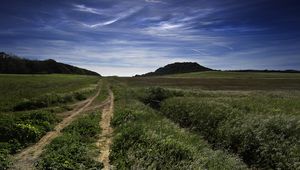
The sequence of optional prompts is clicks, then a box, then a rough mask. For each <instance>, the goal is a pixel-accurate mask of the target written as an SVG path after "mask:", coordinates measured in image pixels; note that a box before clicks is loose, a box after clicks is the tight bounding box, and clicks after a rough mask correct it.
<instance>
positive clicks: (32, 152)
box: [10, 88, 100, 170]
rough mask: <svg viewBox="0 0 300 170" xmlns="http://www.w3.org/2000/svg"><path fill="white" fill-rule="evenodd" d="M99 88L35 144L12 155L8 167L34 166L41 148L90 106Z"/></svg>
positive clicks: (27, 168)
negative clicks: (12, 157) (12, 158)
mask: <svg viewBox="0 0 300 170" xmlns="http://www.w3.org/2000/svg"><path fill="white" fill-rule="evenodd" d="M99 93H100V88H99V90H98V92H97V94H96V95H95V96H93V97H91V98H89V99H87V100H85V101H84V102H82V104H79V105H78V106H76V107H75V109H74V110H71V111H70V116H68V117H66V118H64V119H63V120H62V121H61V122H60V123H59V124H58V125H56V127H55V128H54V131H51V132H48V133H47V134H46V135H45V136H43V137H42V138H41V139H40V140H39V141H38V142H37V143H36V144H34V145H32V146H29V147H27V148H26V149H24V150H23V151H22V152H20V153H18V154H16V155H15V156H14V161H13V166H12V167H11V168H10V169H15V170H31V169H35V168H34V163H35V161H36V160H37V158H38V157H39V156H40V155H41V153H42V152H43V148H44V147H45V146H46V145H48V144H49V143H50V142H51V141H52V140H53V139H54V138H56V137H58V136H59V135H60V131H61V130H62V129H63V128H65V127H67V126H68V125H69V124H70V123H71V122H72V121H73V120H75V119H76V118H77V116H78V115H79V114H80V113H82V112H83V111H84V110H85V109H86V108H88V107H89V106H90V104H91V103H92V102H93V101H94V100H95V98H96V97H97V96H98V95H99Z"/></svg>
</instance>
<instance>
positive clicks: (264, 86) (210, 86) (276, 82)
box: [118, 73, 300, 91]
mask: <svg viewBox="0 0 300 170" xmlns="http://www.w3.org/2000/svg"><path fill="white" fill-rule="evenodd" d="M278 74H286V73H278ZM293 74H294V73H293ZM295 74H297V73H295ZM118 80H119V81H121V82H124V83H126V84H127V85H128V86H131V87H149V86H150V87H151V86H160V87H172V88H182V89H198V90H199V89H201V90H239V91H241V90H243V91H244V90H264V91H274V90H300V78H294V79H292V78H277V79H271V78H270V79H260V78H243V79H239V78H232V79H231V78H214V77H213V78H205V79H204V78H186V77H182V78H181V77H180V78H178V77H131V78H118Z"/></svg>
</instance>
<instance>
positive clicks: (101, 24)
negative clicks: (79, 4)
mask: <svg viewBox="0 0 300 170" xmlns="http://www.w3.org/2000/svg"><path fill="white" fill-rule="evenodd" d="M118 20H119V18H116V19H113V20H109V21H105V22H100V23H97V24H91V25H90V24H85V23H81V24H82V25H83V26H85V27H89V28H95V27H100V26H105V25H110V24H113V23H115V22H117V21H118Z"/></svg>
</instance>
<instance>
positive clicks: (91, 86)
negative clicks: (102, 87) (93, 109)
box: [0, 75, 99, 169]
mask: <svg viewBox="0 0 300 170" xmlns="http://www.w3.org/2000/svg"><path fill="white" fill-rule="evenodd" d="M98 81H99V78H98V77H96V76H82V75H0V82H1V83H0V93H1V96H0V169H6V168H7V167H8V166H9V164H10V155H11V154H15V153H17V152H19V151H20V150H21V149H23V148H24V147H26V146H28V145H30V144H33V143H35V142H37V141H38V140H39V139H40V138H41V137H42V136H43V135H45V134H46V132H48V131H50V130H52V129H53V127H54V126H55V124H56V123H57V122H58V121H59V120H60V118H61V117H63V116H61V115H59V114H58V113H60V112H64V111H66V110H69V109H71V106H68V105H66V104H71V103H72V102H75V101H79V100H84V99H86V98H87V97H89V96H91V95H92V94H94V93H95V91H96V86H97V84H96V83H97V82H98ZM33 109H34V110H33Z"/></svg>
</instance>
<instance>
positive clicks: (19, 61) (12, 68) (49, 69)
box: [0, 52, 99, 75]
mask: <svg viewBox="0 0 300 170" xmlns="http://www.w3.org/2000/svg"><path fill="white" fill-rule="evenodd" d="M0 73H3V74H51V73H63V74H82V75H99V74H98V73H96V72H93V71H89V70H86V69H82V68H78V67H75V66H71V65H68V64H63V63H59V62H56V61H55V60H52V59H49V60H44V61H37V60H28V59H24V58H19V57H16V56H11V55H8V54H6V53H4V52H1V53H0Z"/></svg>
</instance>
